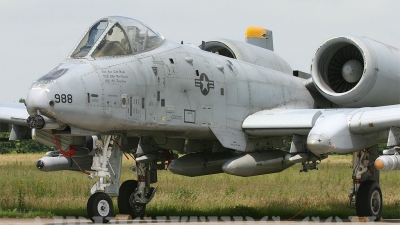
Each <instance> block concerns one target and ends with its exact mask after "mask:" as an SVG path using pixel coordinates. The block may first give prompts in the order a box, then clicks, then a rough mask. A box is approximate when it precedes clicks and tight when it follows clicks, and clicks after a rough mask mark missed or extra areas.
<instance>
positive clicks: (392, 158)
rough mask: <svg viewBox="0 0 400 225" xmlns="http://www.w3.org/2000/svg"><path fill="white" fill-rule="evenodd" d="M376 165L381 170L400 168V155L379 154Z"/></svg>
mask: <svg viewBox="0 0 400 225" xmlns="http://www.w3.org/2000/svg"><path fill="white" fill-rule="evenodd" d="M374 166H375V168H376V169H378V170H380V171H391V170H400V155H383V156H379V157H378V158H377V159H376V160H375V163H374Z"/></svg>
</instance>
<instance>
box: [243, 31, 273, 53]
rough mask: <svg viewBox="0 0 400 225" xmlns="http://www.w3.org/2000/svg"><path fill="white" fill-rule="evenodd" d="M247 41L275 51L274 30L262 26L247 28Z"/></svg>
mask: <svg viewBox="0 0 400 225" xmlns="http://www.w3.org/2000/svg"><path fill="white" fill-rule="evenodd" d="M246 42H247V43H249V44H252V45H255V46H258V47H261V48H265V49H268V50H271V51H274V43H273V38H272V31H270V30H267V29H265V28H262V27H249V28H247V30H246Z"/></svg>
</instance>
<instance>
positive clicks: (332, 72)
mask: <svg viewBox="0 0 400 225" xmlns="http://www.w3.org/2000/svg"><path fill="white" fill-rule="evenodd" d="M399 71H400V50H399V49H397V48H395V47H392V46H389V45H386V44H383V43H381V42H378V41H375V40H372V39H369V38H366V37H360V36H343V37H335V38H332V39H329V40H328V41H326V42H325V43H323V44H322V45H321V46H320V47H319V48H318V50H317V51H316V52H315V54H314V57H313V60H312V64H311V76H312V79H313V81H314V84H315V86H316V87H317V88H318V90H319V92H320V93H321V94H322V95H323V96H325V97H326V98H327V99H328V100H330V101H332V102H334V103H336V104H338V105H341V106H344V107H366V106H383V105H393V104H399V103H400V98H399V96H400V89H399V86H400V72H399Z"/></svg>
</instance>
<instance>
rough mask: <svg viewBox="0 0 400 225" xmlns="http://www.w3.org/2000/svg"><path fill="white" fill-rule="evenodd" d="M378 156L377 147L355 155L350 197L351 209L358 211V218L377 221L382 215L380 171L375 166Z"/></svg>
mask: <svg viewBox="0 0 400 225" xmlns="http://www.w3.org/2000/svg"><path fill="white" fill-rule="evenodd" d="M378 156H379V153H378V146H377V145H375V146H372V147H370V148H369V149H364V150H361V151H358V152H354V153H353V188H352V191H351V193H350V195H349V201H350V207H351V208H355V209H356V212H357V216H360V217H365V216H366V217H374V219H375V220H379V219H380V218H381V215H382V191H381V189H380V187H379V171H378V170H377V169H375V167H374V166H373V163H374V161H375V159H376V158H377V157H378Z"/></svg>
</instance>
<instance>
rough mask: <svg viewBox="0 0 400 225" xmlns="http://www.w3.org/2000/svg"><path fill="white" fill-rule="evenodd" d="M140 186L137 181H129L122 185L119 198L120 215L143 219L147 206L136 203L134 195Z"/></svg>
mask: <svg viewBox="0 0 400 225" xmlns="http://www.w3.org/2000/svg"><path fill="white" fill-rule="evenodd" d="M137 186H138V182H137V181H136V180H127V181H125V182H123V183H122V184H121V187H120V188H119V196H118V208H119V213H121V214H129V215H131V216H132V218H133V219H134V218H137V217H139V218H143V217H144V214H145V212H146V204H144V203H138V202H136V201H135V199H134V196H133V193H134V192H135V190H136V188H137Z"/></svg>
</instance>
